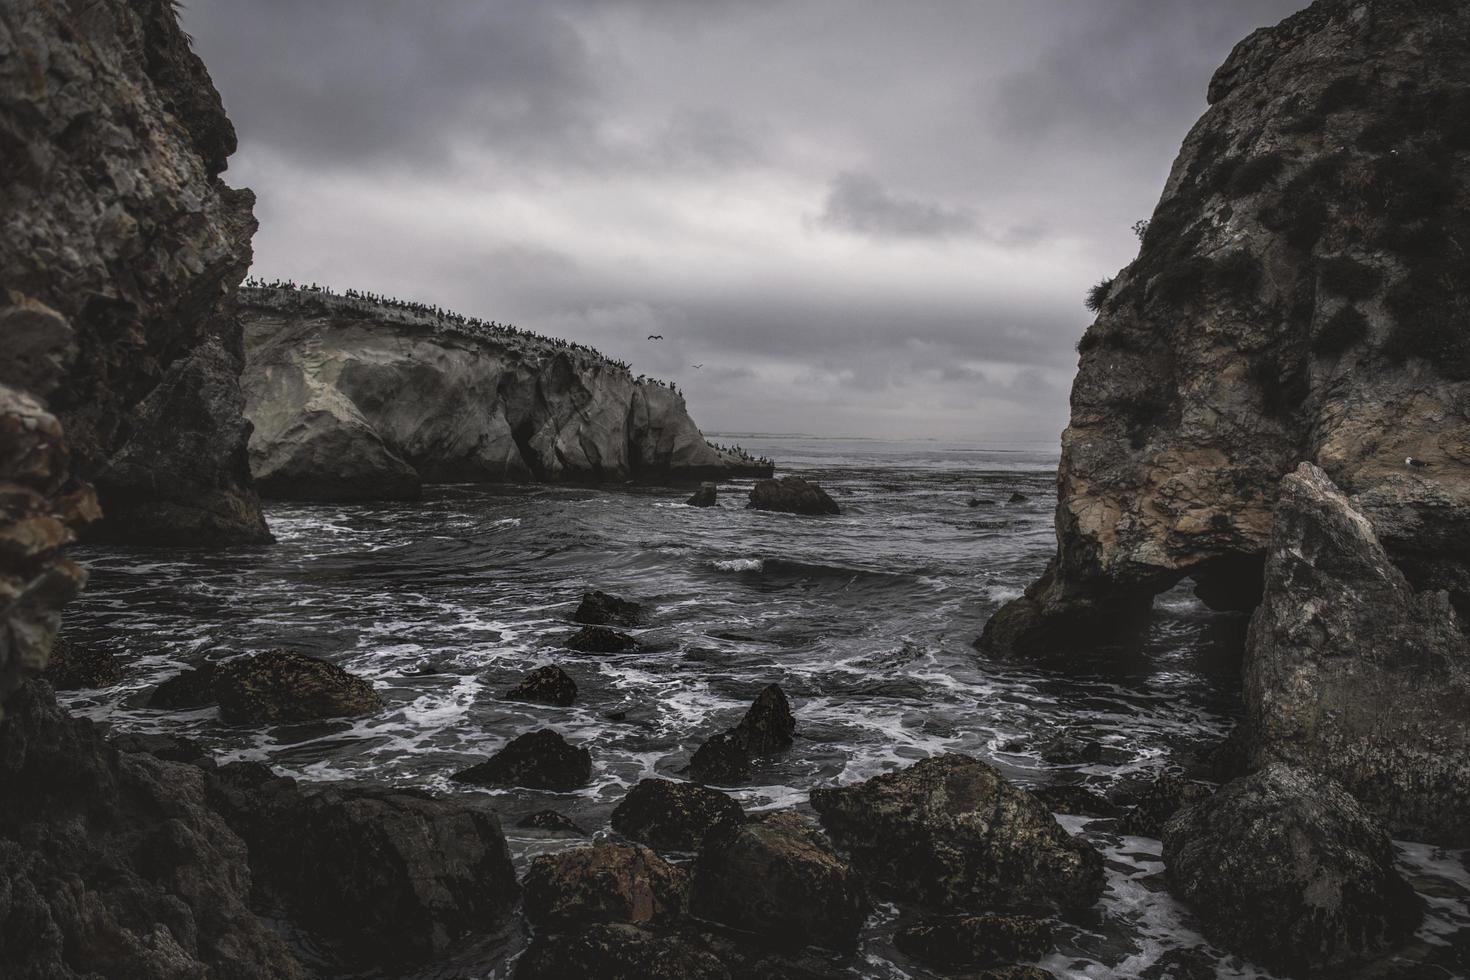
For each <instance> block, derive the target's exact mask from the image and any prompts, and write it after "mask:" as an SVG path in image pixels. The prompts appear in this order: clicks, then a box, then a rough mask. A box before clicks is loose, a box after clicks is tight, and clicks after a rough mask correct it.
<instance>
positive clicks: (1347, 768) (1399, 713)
mask: <svg viewBox="0 0 1470 980" xmlns="http://www.w3.org/2000/svg"><path fill="white" fill-rule="evenodd" d="M1354 499H1355V500H1356V499H1358V498H1354ZM1246 651H1247V652H1246V669H1245V703H1246V713H1245V720H1244V723H1243V725H1242V737H1243V739H1244V743H1245V748H1246V753H1247V755H1248V757H1249V760H1250V762H1251V767H1252V768H1256V767H1259V766H1261V765H1263V764H1265V763H1266V762H1269V761H1271V760H1276V759H1279V760H1282V761H1285V762H1290V763H1293V764H1295V765H1301V766H1305V767H1307V768H1310V769H1314V770H1317V771H1320V772H1324V773H1326V774H1328V775H1330V776H1332V777H1333V778H1334V779H1336V780H1338V781H1339V782H1340V783H1341V784H1342V785H1343V787H1344V788H1346V789H1347V791H1348V792H1349V793H1352V794H1353V795H1354V796H1356V797H1357V798H1358V799H1359V800H1360V801H1361V802H1362V803H1363V804H1364V805H1365V806H1367V807H1368V809H1369V810H1370V811H1372V812H1373V813H1375V814H1376V815H1377V816H1378V818H1379V820H1380V821H1382V823H1383V824H1384V826H1385V829H1387V830H1388V832H1389V833H1390V834H1392V835H1395V836H1402V837H1408V838H1410V839H1414V840H1427V841H1433V842H1436V843H1442V844H1447V845H1451V846H1456V847H1463V846H1470V816H1467V814H1470V640H1467V638H1466V636H1465V634H1464V633H1463V632H1462V628H1461V624H1459V623H1458V617H1457V616H1456V615H1455V613H1454V610H1453V609H1452V608H1451V606H1450V603H1449V600H1448V597H1447V596H1446V594H1445V593H1443V592H1431V593H1416V592H1415V591H1414V590H1413V588H1412V587H1411V586H1410V585H1409V583H1408V581H1407V580H1406V579H1405V578H1404V576H1403V574H1402V573H1400V572H1399V570H1398V568H1397V567H1395V565H1394V563H1393V561H1392V560H1391V559H1390V557H1389V555H1388V553H1387V552H1386V551H1385V550H1384V548H1383V546H1382V544H1381V543H1380V542H1379V539H1378V536H1377V534H1376V533H1375V531H1374V526H1373V524H1371V523H1370V522H1369V520H1368V517H1367V515H1365V514H1364V513H1363V512H1362V511H1360V510H1359V509H1358V508H1357V507H1356V506H1355V504H1354V503H1353V502H1351V501H1349V500H1348V499H1347V497H1346V496H1344V494H1343V493H1342V492H1341V491H1340V490H1338V488H1337V487H1336V486H1334V485H1333V483H1332V481H1331V480H1329V479H1328V478H1327V474H1325V473H1324V472H1322V470H1320V469H1318V468H1317V467H1315V466H1311V465H1310V464H1305V463H1304V464H1302V466H1300V467H1299V468H1298V469H1297V470H1296V472H1294V473H1292V474H1291V475H1290V476H1288V477H1287V478H1286V479H1284V480H1282V481H1281V488H1280V499H1279V502H1278V504H1277V506H1276V514H1275V519H1274V521H1273V522H1272V528H1271V550H1270V552H1269V555H1268V558H1267V561H1266V596H1265V599H1264V601H1263V602H1262V603H1261V606H1260V608H1259V609H1258V610H1257V611H1256V614H1255V616H1254V617H1253V618H1252V619H1251V628H1250V634H1249V636H1248V638H1247V641H1246Z"/></svg>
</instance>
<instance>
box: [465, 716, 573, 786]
mask: <svg viewBox="0 0 1470 980" xmlns="http://www.w3.org/2000/svg"><path fill="white" fill-rule="evenodd" d="M449 778H450V779H451V780H453V781H454V782H457V783H475V784H476V785H480V786H526V787H529V788H530V789H550V790H573V789H577V788H578V787H581V786H585V785H587V781H588V780H590V779H591V778H592V753H591V752H589V751H587V750H586V749H585V748H582V747H581V746H576V745H571V744H569V743H568V742H567V740H566V739H564V738H562V737H561V736H560V735H558V734H557V733H556V732H554V731H552V730H551V729H549V728H542V729H539V730H537V731H534V732H527V733H526V734H525V735H522V736H520V737H518V738H515V739H512V740H511V741H510V743H509V744H507V745H506V746H505V748H503V749H501V750H500V751H499V752H497V753H495V754H494V755H492V756H491V757H490V758H489V759H487V760H486V761H484V762H481V763H480V764H479V765H475V766H471V767H470V768H468V769H463V770H461V771H459V772H457V773H455V774H454V775H452V776H450V777H449Z"/></svg>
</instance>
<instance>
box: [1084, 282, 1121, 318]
mask: <svg viewBox="0 0 1470 980" xmlns="http://www.w3.org/2000/svg"><path fill="white" fill-rule="evenodd" d="M1113 282H1114V277H1112V276H1109V277H1108V278H1106V279H1104V280H1102V281H1101V282H1099V283H1098V284H1097V285H1096V286H1093V287H1092V288H1091V289H1089V290H1088V291H1087V301H1086V304H1085V305H1086V306H1087V308H1088V309H1089V310H1091V311H1092V312H1094V313H1101V312H1102V308H1103V304H1104V303H1105V302H1107V299H1108V293H1109V292H1111V291H1112V288H1113Z"/></svg>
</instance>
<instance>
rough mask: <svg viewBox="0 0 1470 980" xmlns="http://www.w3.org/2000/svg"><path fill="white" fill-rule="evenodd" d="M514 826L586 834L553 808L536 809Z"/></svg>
mask: <svg viewBox="0 0 1470 980" xmlns="http://www.w3.org/2000/svg"><path fill="white" fill-rule="evenodd" d="M516 826H517V827H519V828H521V829H522V830H548V831H552V832H553V833H560V834H576V835H577V836H578V837H586V836H587V831H585V830H583V829H582V828H581V827H578V826H577V825H576V823H574V822H573V821H572V820H571V819H570V818H569V817H566V816H563V815H562V814H560V813H557V812H556V811H555V810H537V811H536V812H535V813H528V814H526V815H525V816H524V817H522V818H521V819H519V820H517V821H516Z"/></svg>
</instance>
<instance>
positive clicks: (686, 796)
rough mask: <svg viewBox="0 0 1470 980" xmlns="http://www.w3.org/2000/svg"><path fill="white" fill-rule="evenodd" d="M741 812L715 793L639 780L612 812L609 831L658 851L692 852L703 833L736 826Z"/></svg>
mask: <svg viewBox="0 0 1470 980" xmlns="http://www.w3.org/2000/svg"><path fill="white" fill-rule="evenodd" d="M744 819H745V811H744V810H742V809H741V807H740V804H739V803H738V802H737V801H736V800H735V799H734V798H732V797H730V796H728V795H727V794H725V793H721V792H720V791H719V790H715V789H710V788H708V787H706V786H699V785H696V784H694V783H676V782H674V781H672V780H668V779H643V780H639V782H638V785H637V786H634V787H633V788H632V789H631V790H629V791H628V795H627V796H625V797H623V801H622V802H621V803H619V804H618V805H617V808H616V809H614V810H613V812H612V821H611V822H612V828H613V829H614V830H616V831H617V832H618V833H620V834H622V835H623V836H624V837H627V838H630V839H632V840H635V841H638V842H639V843H641V844H647V845H648V846H649V847H652V848H655V849H657V850H660V851H693V850H695V849H697V848H698V847H699V843H700V841H702V840H703V839H704V837H705V835H706V834H708V833H709V832H710V831H711V830H713V829H714V828H715V827H717V826H719V825H721V824H725V823H740V822H741V821H743V820H744Z"/></svg>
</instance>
